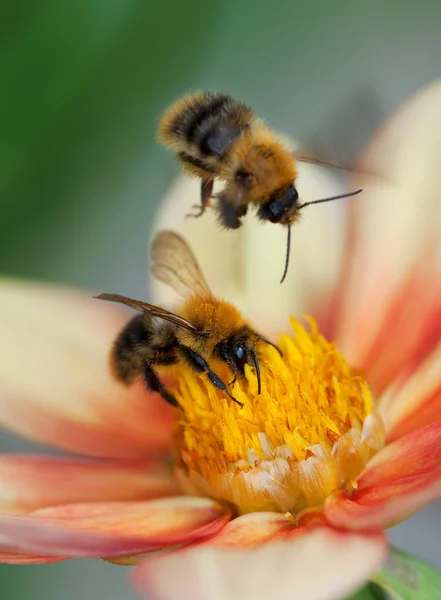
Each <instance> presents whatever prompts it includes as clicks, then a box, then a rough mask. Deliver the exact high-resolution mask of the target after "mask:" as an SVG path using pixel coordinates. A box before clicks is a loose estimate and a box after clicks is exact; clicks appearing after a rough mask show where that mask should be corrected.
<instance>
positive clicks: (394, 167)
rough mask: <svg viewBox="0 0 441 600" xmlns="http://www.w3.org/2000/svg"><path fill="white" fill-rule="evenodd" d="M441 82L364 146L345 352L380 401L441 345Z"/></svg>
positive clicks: (350, 253) (345, 303)
mask: <svg viewBox="0 0 441 600" xmlns="http://www.w3.org/2000/svg"><path fill="white" fill-rule="evenodd" d="M440 161H441V82H437V83H435V84H432V85H430V86H428V87H426V88H424V89H423V90H422V91H421V92H420V93H418V94H416V95H415V96H413V97H412V98H411V99H410V100H409V101H408V102H406V103H405V104H404V105H403V106H402V107H401V108H399V110H398V111H397V112H396V113H395V114H394V115H393V116H392V117H391V118H390V119H389V120H388V121H387V122H386V124H385V125H384V126H383V128H382V129H380V131H379V132H378V133H377V134H376V135H375V137H374V138H373V140H372V142H371V143H370V145H369V146H368V148H367V150H366V153H365V154H364V156H363V158H362V160H361V163H360V165H359V166H360V171H361V172H364V173H366V172H368V173H376V174H378V178H377V180H376V181H374V180H373V179H372V178H371V179H370V180H369V179H366V177H365V176H362V175H357V176H356V177H355V180H354V186H355V187H364V192H363V198H362V200H361V201H358V202H353V203H351V209H352V216H353V221H352V223H353V228H352V230H350V244H349V247H348V249H347V252H346V257H347V264H346V267H345V272H346V274H347V278H346V280H345V286H344V287H343V288H342V304H341V307H340V325H339V328H338V333H339V338H340V340H341V343H340V348H341V349H342V351H343V352H344V354H345V356H346V357H347V358H348V360H350V361H351V362H352V363H353V364H354V365H356V366H358V367H360V368H361V369H362V370H363V371H364V372H365V374H366V375H367V378H368V381H369V382H370V384H372V385H373V387H374V389H375V390H376V391H377V392H378V391H381V390H383V389H384V388H385V387H386V386H387V385H388V384H389V383H390V382H391V381H392V380H393V378H394V377H396V376H397V374H399V373H400V372H402V371H403V369H407V368H409V367H414V366H415V365H416V364H417V363H418V362H419V361H421V360H422V359H423V358H424V357H425V356H426V355H427V354H428V353H429V352H430V351H431V350H432V349H433V348H434V347H435V345H436V344H437V343H438V341H439V339H440V336H441V277H440V275H441V242H440V231H441V211H440V210H439V190H440V185H441V174H440V170H439V168H438V165H439V163H440Z"/></svg>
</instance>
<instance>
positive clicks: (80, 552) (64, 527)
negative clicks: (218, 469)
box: [0, 497, 230, 557]
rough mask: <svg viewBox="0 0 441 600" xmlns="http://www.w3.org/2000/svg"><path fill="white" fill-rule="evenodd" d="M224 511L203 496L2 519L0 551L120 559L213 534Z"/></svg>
mask: <svg viewBox="0 0 441 600" xmlns="http://www.w3.org/2000/svg"><path fill="white" fill-rule="evenodd" d="M229 519H230V513H229V511H228V509H226V508H225V507H222V506H220V505H219V504H217V503H216V502H213V501H211V500H208V499H204V498H189V497H176V498H168V499H165V500H155V501H150V502H113V503H110V502H109V503H106V504H102V503H91V504H73V505H68V506H59V507H56V508H48V509H44V510H40V511H37V512H35V513H32V514H31V515H30V516H28V517H13V516H6V515H5V516H0V549H2V550H4V551H8V552H18V553H29V554H39V555H48V556H71V557H74V556H120V555H124V554H136V553H141V552H143V551H144V552H145V551H147V550H150V551H152V550H158V549H160V548H163V547H166V546H173V545H177V544H183V543H190V542H194V541H195V540H202V539H205V538H208V537H211V536H213V535H215V534H216V533H217V532H218V531H219V530H220V529H222V527H224V525H225V524H226V523H227V522H228V520H229Z"/></svg>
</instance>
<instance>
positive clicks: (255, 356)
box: [251, 350, 262, 394]
mask: <svg viewBox="0 0 441 600" xmlns="http://www.w3.org/2000/svg"><path fill="white" fill-rule="evenodd" d="M251 356H252V357H253V363H254V366H255V368H256V377H257V394H260V392H261V390H262V385H261V382H260V367H259V361H258V360H257V355H256V352H255V351H254V350H251Z"/></svg>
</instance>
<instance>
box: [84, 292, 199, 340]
mask: <svg viewBox="0 0 441 600" xmlns="http://www.w3.org/2000/svg"><path fill="white" fill-rule="evenodd" d="M95 298H98V299H99V300H108V301H109V302H119V303H120V304H125V305H126V306H130V308H134V309H135V310H140V311H141V312H145V313H147V314H149V315H151V316H152V317H159V318H160V319H164V320H165V321H170V323H174V324H175V325H177V326H178V327H183V328H184V329H188V330H189V331H193V332H194V333H201V332H200V331H199V329H198V328H197V327H195V326H194V325H193V324H192V323H190V322H189V321H187V320H186V319H183V318H182V317H179V316H178V315H175V314H174V313H171V312H169V311H168V310H165V309H164V308H161V307H159V306H155V305H154V304H148V303H147V302H142V301H141V300H135V299H134V298H127V296H121V295H120V294H99V296H95Z"/></svg>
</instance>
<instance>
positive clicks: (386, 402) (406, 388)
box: [378, 344, 441, 441]
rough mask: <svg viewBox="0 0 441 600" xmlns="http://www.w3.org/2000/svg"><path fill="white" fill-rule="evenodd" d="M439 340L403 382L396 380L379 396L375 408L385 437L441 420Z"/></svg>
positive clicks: (440, 353) (440, 348) (397, 435)
mask: <svg viewBox="0 0 441 600" xmlns="http://www.w3.org/2000/svg"><path fill="white" fill-rule="evenodd" d="M440 373H441V344H438V347H437V348H436V350H435V351H434V352H433V353H432V354H431V355H430V356H429V357H428V358H426V359H425V361H424V362H423V363H422V364H421V365H420V366H419V367H418V368H417V369H416V370H415V371H414V372H413V373H412V375H409V374H405V378H404V379H405V381H404V384H403V383H402V382H401V381H397V382H396V384H395V385H394V386H391V387H390V388H389V389H387V390H386V392H385V393H384V395H383V396H382V397H381V399H380V403H379V407H378V409H379V411H380V413H381V416H382V418H383V421H384V423H385V425H386V429H387V432H388V435H387V438H388V441H394V440H397V439H398V438H400V437H402V436H403V435H406V434H407V433H410V432H411V431H414V430H415V429H419V428H420V427H424V426H425V425H429V424H430V423H434V422H435V421H441V376H440Z"/></svg>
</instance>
